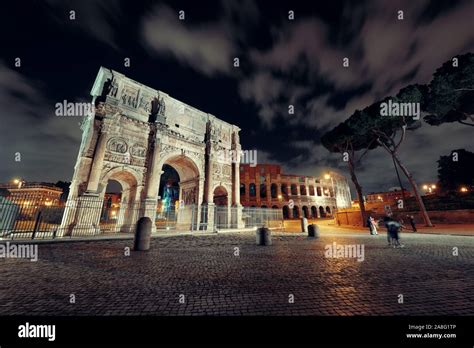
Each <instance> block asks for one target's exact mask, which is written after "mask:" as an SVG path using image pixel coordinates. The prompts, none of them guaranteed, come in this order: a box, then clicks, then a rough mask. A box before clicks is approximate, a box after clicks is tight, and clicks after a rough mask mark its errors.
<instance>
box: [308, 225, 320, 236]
mask: <svg viewBox="0 0 474 348" xmlns="http://www.w3.org/2000/svg"><path fill="white" fill-rule="evenodd" d="M308 237H309V238H319V227H318V225H315V224H311V225H309V226H308Z"/></svg>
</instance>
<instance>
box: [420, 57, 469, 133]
mask: <svg viewBox="0 0 474 348" xmlns="http://www.w3.org/2000/svg"><path fill="white" fill-rule="evenodd" d="M428 89H429V94H428V103H427V105H426V107H425V110H426V111H427V112H428V113H429V115H428V116H425V117H424V120H425V121H426V122H427V123H429V124H430V125H433V126H438V125H440V124H443V123H447V122H459V123H461V124H465V125H469V126H474V54H473V53H467V54H464V55H459V56H456V57H454V58H453V60H449V61H447V62H445V63H444V64H443V65H442V66H441V67H440V68H438V69H437V70H436V72H435V73H434V75H433V79H432V81H431V82H430V84H429V85H428Z"/></svg>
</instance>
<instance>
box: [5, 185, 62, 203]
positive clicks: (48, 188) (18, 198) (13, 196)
mask: <svg viewBox="0 0 474 348" xmlns="http://www.w3.org/2000/svg"><path fill="white" fill-rule="evenodd" d="M0 188H4V189H7V190H8V191H9V192H10V196H9V197H8V199H9V200H10V201H12V202H14V203H15V204H19V205H24V206H38V205H44V206H58V205H61V201H60V197H61V194H62V193H63V190H62V189H61V188H59V187H56V186H54V184H50V183H44V182H27V183H23V184H22V185H17V184H10V183H7V184H0Z"/></svg>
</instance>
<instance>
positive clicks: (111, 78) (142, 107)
mask: <svg viewBox="0 0 474 348" xmlns="http://www.w3.org/2000/svg"><path fill="white" fill-rule="evenodd" d="M91 96H92V102H93V103H94V106H95V109H94V110H95V112H94V113H93V114H91V115H89V116H88V117H87V118H85V119H84V120H83V122H82V125H81V129H82V132H83V134H82V142H81V145H80V148H79V154H78V156H77V161H76V165H75V167H74V176H73V179H72V182H71V186H70V192H69V197H68V202H67V204H66V209H65V212H64V215H63V219H62V224H61V228H60V232H59V234H60V235H84V234H97V233H100V230H101V226H100V219H101V214H103V212H102V206H103V203H104V195H105V189H106V186H107V183H108V182H109V180H115V181H118V182H119V183H120V185H121V186H122V195H121V199H120V210H119V211H118V214H117V215H118V216H117V222H116V223H117V227H118V229H119V230H120V231H124V232H133V230H134V228H135V227H134V226H135V224H136V221H137V220H138V219H139V218H140V217H143V216H146V217H149V218H150V219H151V220H152V222H155V221H156V217H157V211H158V209H157V202H158V200H159V198H160V197H159V187H160V180H161V176H162V174H163V167H164V166H165V165H168V166H171V167H172V168H174V169H175V170H176V172H177V173H178V175H179V209H178V210H177V215H178V217H177V226H179V228H180V229H182V230H211V231H214V230H215V220H216V219H215V214H216V206H219V208H220V211H225V212H228V213H227V215H226V221H227V222H228V225H229V226H228V227H229V228H241V227H242V226H243V223H242V216H241V211H242V210H241V205H240V192H239V189H240V183H239V157H238V156H227V155H226V153H240V151H241V146H240V141H239V131H240V129H239V128H238V127H237V126H235V125H232V124H229V123H227V122H225V121H222V120H220V119H218V118H217V117H215V116H213V115H211V114H208V113H205V112H202V111H200V110H197V109H195V108H193V107H191V106H189V105H187V104H184V103H182V102H180V101H178V100H176V99H174V98H172V97H171V96H169V95H168V94H166V93H164V92H162V91H158V90H155V89H153V88H150V87H147V86H145V85H143V84H141V83H139V82H136V81H134V80H132V79H129V78H127V77H126V76H124V75H123V74H121V73H118V72H116V71H113V70H110V69H106V68H104V67H101V68H100V70H99V73H98V75H97V78H96V80H95V83H94V85H93V87H92V90H91ZM191 207H192V209H190V208H191ZM227 208H228V210H226V209H227ZM222 209H223V210H222ZM153 226H154V230H155V224H153Z"/></svg>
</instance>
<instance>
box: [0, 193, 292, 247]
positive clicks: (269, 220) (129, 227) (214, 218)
mask: <svg viewBox="0 0 474 348" xmlns="http://www.w3.org/2000/svg"><path fill="white" fill-rule="evenodd" d="M152 209H153V208H152ZM155 209H156V214H155V216H156V217H155V227H156V231H157V233H160V232H163V231H213V232H214V231H222V230H231V229H237V228H253V227H261V226H264V225H265V226H267V227H269V228H274V229H283V228H284V224H283V215H282V212H281V210H280V209H270V208H247V207H244V208H242V207H240V208H238V207H227V206H213V205H211V206H207V205H189V206H182V207H178V208H175V207H172V208H170V209H167V210H165V211H161V210H160V209H157V208H155ZM144 215H147V214H145V204H144V202H138V203H133V204H127V203H121V204H119V205H109V204H107V202H104V200H102V199H99V198H98V197H92V198H83V197H79V198H76V199H70V200H69V201H68V202H67V203H65V204H60V205H55V206H52V205H48V204H45V202H40V201H35V200H34V199H33V197H21V198H18V197H15V198H10V197H8V198H5V197H0V238H1V239H52V238H59V237H62V238H70V237H84V236H97V235H107V234H118V233H133V232H134V230H135V226H136V222H137V221H138V219H139V218H140V217H141V216H144ZM152 215H153V214H151V215H150V214H148V216H152ZM79 217H80V218H79ZM209 219H211V221H209ZM78 220H80V221H82V224H81V223H76V221H78Z"/></svg>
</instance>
